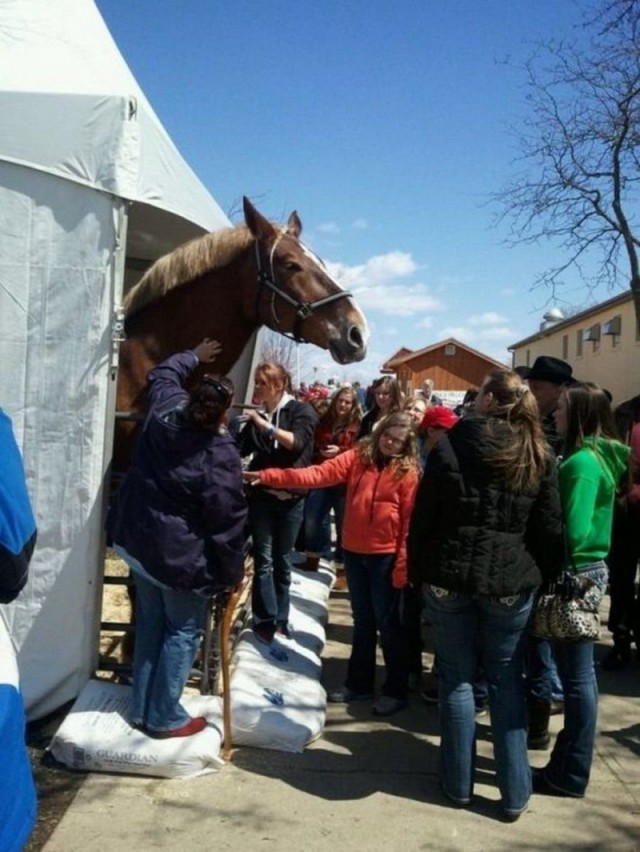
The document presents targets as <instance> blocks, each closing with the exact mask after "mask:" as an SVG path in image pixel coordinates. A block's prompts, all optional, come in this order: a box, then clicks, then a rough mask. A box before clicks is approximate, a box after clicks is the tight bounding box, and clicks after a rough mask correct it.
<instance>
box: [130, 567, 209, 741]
mask: <svg viewBox="0 0 640 852" xmlns="http://www.w3.org/2000/svg"><path fill="white" fill-rule="evenodd" d="M121 553H122V551H121ZM122 555H123V554H122ZM126 561H127V562H128V564H129V567H130V568H131V571H132V574H133V578H134V580H135V584H136V641H135V648H134V658H133V713H132V722H133V723H134V724H135V725H143V726H144V727H145V728H149V729H150V730H152V731H172V730H174V729H175V728H180V727H182V725H185V724H186V723H187V722H188V721H189V719H190V716H189V714H188V713H187V711H186V710H185V709H184V707H183V706H182V705H181V704H180V698H181V697H182V693H183V691H184V687H185V684H186V682H187V679H188V678H189V674H190V673H191V667H192V666H193V660H194V658H195V655H196V651H197V650H198V646H199V644H200V639H201V636H202V630H203V627H204V621H205V617H206V612H207V603H208V601H207V598H206V597H203V596H202V595H197V594H195V592H178V591H175V590H173V589H168V588H166V587H164V588H163V587H162V586H160V585H157V584H156V583H152V582H150V581H149V580H147V579H146V578H145V577H143V576H142V575H141V574H140V573H138V572H137V571H136V567H135V566H136V563H137V560H135V559H134V558H133V557H131V556H129V555H128V554H127V556H126Z"/></svg>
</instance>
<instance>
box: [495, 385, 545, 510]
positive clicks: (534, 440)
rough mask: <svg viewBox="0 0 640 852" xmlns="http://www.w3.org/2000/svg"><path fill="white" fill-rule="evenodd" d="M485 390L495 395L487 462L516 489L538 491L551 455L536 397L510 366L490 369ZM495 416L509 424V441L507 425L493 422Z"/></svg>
mask: <svg viewBox="0 0 640 852" xmlns="http://www.w3.org/2000/svg"><path fill="white" fill-rule="evenodd" d="M483 391H484V393H485V394H486V393H491V394H492V395H493V400H492V405H491V408H490V410H489V412H488V415H489V421H488V438H489V449H488V450H487V451H486V453H485V456H484V457H485V460H486V462H487V463H488V464H490V465H491V466H492V467H494V468H496V469H497V470H498V471H500V472H501V473H502V475H503V476H504V478H505V481H506V484H507V486H508V487H509V488H510V490H511V491H513V492H514V493H516V494H521V493H525V492H528V491H535V490H536V489H537V488H538V486H539V485H540V482H541V480H542V478H543V476H544V474H545V471H546V469H547V467H548V464H549V459H550V451H549V445H548V444H547V442H546V440H545V437H544V433H543V431H542V426H541V425H540V412H539V409H538V403H537V402H536V398H535V397H534V395H533V393H532V392H531V390H530V389H529V386H528V385H526V384H524V383H523V381H522V379H521V378H520V376H519V375H518V374H517V373H514V372H512V371H511V370H507V369H504V370H500V369H498V370H492V371H491V372H490V373H488V374H487V376H486V379H485V382H484V384H483ZM493 418H495V419H497V420H500V421H502V422H503V423H506V424H507V425H508V427H509V431H510V432H511V440H507V441H505V439H504V428H503V427H500V428H498V426H497V424H492V419H493Z"/></svg>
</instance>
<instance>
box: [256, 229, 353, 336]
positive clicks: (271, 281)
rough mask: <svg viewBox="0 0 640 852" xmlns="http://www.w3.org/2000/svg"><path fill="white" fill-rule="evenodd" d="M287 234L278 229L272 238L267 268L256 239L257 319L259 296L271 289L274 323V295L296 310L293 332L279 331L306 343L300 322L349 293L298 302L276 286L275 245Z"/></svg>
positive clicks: (258, 315)
mask: <svg viewBox="0 0 640 852" xmlns="http://www.w3.org/2000/svg"><path fill="white" fill-rule="evenodd" d="M286 234H287V231H286V230H283V231H280V233H279V235H278V236H277V237H276V239H275V240H274V243H273V246H272V247H271V251H270V252H269V270H265V269H264V267H263V265H262V259H261V257H260V245H259V243H258V240H256V267H257V270H258V292H257V293H256V315H257V317H258V319H260V297H261V296H262V292H263V288H264V287H267V288H268V289H269V290H271V316H272V318H273V321H274V323H275V324H276V325H280V319H279V317H278V315H277V313H276V305H275V301H276V296H280V298H281V299H283V300H284V301H285V302H286V303H287V304H288V305H291V306H292V307H293V308H295V312H296V321H295V324H294V326H293V332H292V333H289V332H286V331H282V332H280V333H281V334H282V335H283V336H284V337H288V338H289V339H290V340H295V342H296V343H306V342H307V341H305V339H304V337H302V335H301V334H300V327H301V326H302V323H303V322H304V321H305V320H306V319H307V317H310V316H311V314H312V313H313V312H314V311H315V310H317V309H318V308H322V307H324V305H329V304H330V303H331V302H336V301H337V300H338V299H345V298H348V297H349V296H351V293H348V292H347V291H346V290H341V291H340V292H339V293H332V294H331V295H330V296H324V297H323V298H322V299H316V301H315V302H299V301H297V300H296V299H294V298H293V296H290V295H289V293H286V292H285V291H284V290H283V289H282V288H281V287H278V285H277V284H276V280H275V278H276V276H275V272H274V270H273V258H274V254H275V250H276V247H277V245H278V243H279V242H280V240H281V239H282V238H283V237H284V236H285V235H286Z"/></svg>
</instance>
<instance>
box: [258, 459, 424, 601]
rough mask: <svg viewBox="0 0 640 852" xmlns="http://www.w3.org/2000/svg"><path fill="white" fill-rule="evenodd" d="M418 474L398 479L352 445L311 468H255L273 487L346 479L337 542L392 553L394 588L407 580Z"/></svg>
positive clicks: (356, 550)
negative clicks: (367, 462)
mask: <svg viewBox="0 0 640 852" xmlns="http://www.w3.org/2000/svg"><path fill="white" fill-rule="evenodd" d="M419 478H420V473H419V470H418V468H417V467H416V470H415V471H409V472H408V473H405V474H404V475H403V476H401V477H400V478H398V477H397V476H396V474H395V471H394V466H393V465H389V466H387V467H385V468H383V470H378V468H377V467H375V466H373V465H365V464H364V463H363V461H362V458H361V456H360V453H359V451H358V450H357V449H351V450H347V451H346V452H344V453H341V454H340V455H338V456H335V457H334V458H332V459H327V461H325V462H323V463H322V464H318V465H313V466H312V467H303V468H298V469H297V470H293V469H291V468H288V469H285V470H282V469H279V468H268V469H266V470H261V471H260V484H261V485H267V486H270V487H272V488H273V487H279V488H326V487H328V486H330V485H339V484H340V483H346V485H347V499H346V505H345V513H344V524H343V526H342V546H343V547H344V549H345V550H350V551H352V552H353V553H395V554H396V559H395V564H394V568H393V575H392V582H393V585H394V586H395V587H396V588H397V589H401V588H403V587H404V586H406V584H407V547H406V538H407V532H408V529H409V519H410V517H411V510H412V509H413V500H414V497H415V493H416V489H417V487H418V480H419Z"/></svg>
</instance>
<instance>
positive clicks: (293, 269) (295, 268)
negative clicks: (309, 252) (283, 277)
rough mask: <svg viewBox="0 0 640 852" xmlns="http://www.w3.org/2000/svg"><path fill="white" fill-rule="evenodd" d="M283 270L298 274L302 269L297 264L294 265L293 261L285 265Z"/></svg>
mask: <svg viewBox="0 0 640 852" xmlns="http://www.w3.org/2000/svg"><path fill="white" fill-rule="evenodd" d="M284 268H285V269H286V270H288V271H289V272H300V270H301V269H302V267H301V266H300V264H299V263H295V262H294V261H293V260H290V261H289V262H288V263H285V265H284Z"/></svg>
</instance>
